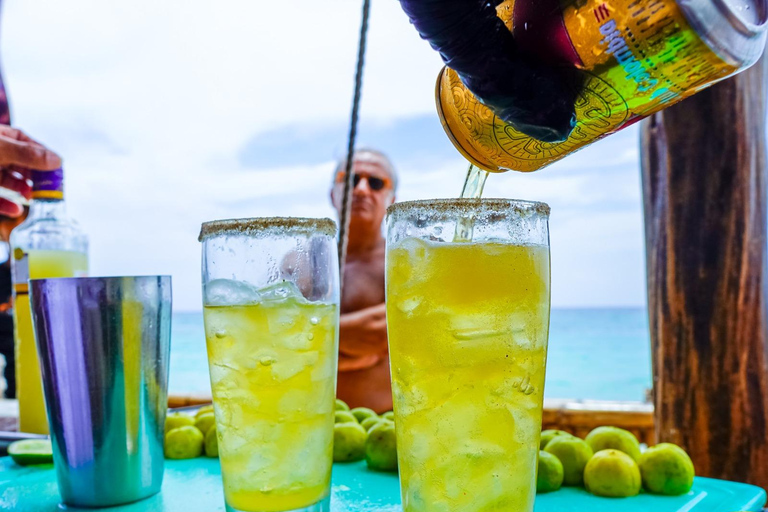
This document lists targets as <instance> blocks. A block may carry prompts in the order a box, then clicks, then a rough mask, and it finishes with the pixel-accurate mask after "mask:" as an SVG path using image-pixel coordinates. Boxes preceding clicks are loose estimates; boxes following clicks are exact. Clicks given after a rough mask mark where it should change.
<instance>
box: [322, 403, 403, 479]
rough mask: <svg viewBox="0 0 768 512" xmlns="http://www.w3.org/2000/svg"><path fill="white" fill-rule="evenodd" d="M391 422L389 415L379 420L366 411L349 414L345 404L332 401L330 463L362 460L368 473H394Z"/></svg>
mask: <svg viewBox="0 0 768 512" xmlns="http://www.w3.org/2000/svg"><path fill="white" fill-rule="evenodd" d="M394 420H395V416H394V413H393V412H392V411H389V412H385V413H384V414H382V415H381V416H379V415H378V414H376V413H375V412H374V411H372V410H371V409H368V408H366V407H356V408H354V409H352V410H350V409H349V406H348V405H347V404H346V403H344V402H343V401H341V400H339V399H336V424H335V425H334V427H333V461H334V462H354V461H359V460H363V459H365V462H366V463H367V464H368V467H369V468H370V469H375V470H377V471H397V446H396V444H395V421H394Z"/></svg>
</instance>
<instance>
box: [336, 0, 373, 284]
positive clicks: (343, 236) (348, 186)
mask: <svg viewBox="0 0 768 512" xmlns="http://www.w3.org/2000/svg"><path fill="white" fill-rule="evenodd" d="M370 10H371V2H370V0H363V21H362V23H361V24H360V44H359V45H358V48H357V69H356V70H355V96H354V98H353V99H352V118H351V119H350V122H349V141H348V144H347V160H346V164H345V168H344V197H343V199H342V202H341V219H340V221H341V226H339V279H340V283H339V286H340V287H341V286H342V282H343V280H344V261H345V260H346V257H347V239H348V238H349V203H350V201H351V200H352V190H353V186H352V183H353V178H354V176H353V175H352V164H353V162H352V157H353V155H354V153H355V139H356V138H357V118H358V112H359V110H360V93H361V92H362V88H363V64H364V61H365V39H366V36H367V34H368V15H369V14H370Z"/></svg>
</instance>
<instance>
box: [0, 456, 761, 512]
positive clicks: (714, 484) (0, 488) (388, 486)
mask: <svg viewBox="0 0 768 512" xmlns="http://www.w3.org/2000/svg"><path fill="white" fill-rule="evenodd" d="M765 501H766V496H765V492H764V491H763V490H762V489H760V488H758V487H754V486H751V485H745V484H737V483H733V482H725V481H722V480H712V479H709V478H697V479H696V483H695V485H694V488H693V490H692V491H691V492H690V493H688V494H686V495H684V496H676V497H664V496H651V495H648V494H642V495H640V496H637V497H634V498H619V499H615V498H598V497H595V496H592V495H590V494H587V493H586V492H585V491H584V490H581V489H573V488H564V489H561V490H560V491H557V492H554V493H550V494H542V495H539V496H538V497H537V498H536V512H648V511H652V512H736V511H740V510H745V511H759V510H762V507H763V505H764V504H765ZM58 506H59V493H58V490H57V488H56V475H55V474H54V471H53V467H52V466H47V467H36V468H33V467H26V468H24V467H21V466H17V465H16V464H14V463H13V462H12V461H11V460H10V458H8V457H4V458H0V510H2V511H6V510H8V511H20V512H22V511H23V512H53V511H58V510H60V509H59V508H58ZM67 510H73V509H72V508H68V509H67ZM91 510H93V509H91ZM99 510H109V511H110V512H196V511H201V512H203V511H204V512H224V495H223V493H222V490H221V471H220V469H219V462H218V460H217V459H206V458H199V459H192V460H179V461H174V460H170V461H166V466H165V478H164V481H163V490H162V492H161V493H160V494H158V495H156V496H153V497H151V498H148V499H146V500H143V501H140V502H136V503H132V504H130V505H125V506H122V507H114V508H109V509H99ZM331 510H332V511H333V512H395V511H399V510H402V508H401V507H400V489H399V485H398V481H397V475H395V474H388V473H376V472H373V471H369V470H367V469H366V468H365V464H364V463H362V462H361V463H354V464H336V465H334V467H333V486H332V497H331Z"/></svg>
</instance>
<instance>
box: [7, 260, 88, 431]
mask: <svg viewBox="0 0 768 512" xmlns="http://www.w3.org/2000/svg"><path fill="white" fill-rule="evenodd" d="M16 256H18V258H17V260H18V261H16V262H15V263H16V266H17V267H19V266H21V265H24V267H23V268H24V269H26V270H28V272H29V274H28V275H29V279H43V278H48V277H79V276H84V275H86V274H87V273H88V256H87V255H86V254H84V253H82V252H75V251H54V250H41V249H36V250H30V251H26V252H19V253H18V254H17V255H14V256H13V257H16ZM13 323H14V326H15V327H14V338H15V352H16V387H17V390H18V395H19V430H21V431H22V432H34V433H38V434H47V433H48V419H47V416H46V413H45V400H44V398H43V380H42V377H41V375H40V362H39V360H38V356H37V345H36V344H35V333H34V330H33V328H32V316H31V312H30V307H29V290H28V285H27V282H26V280H24V282H19V283H17V284H16V286H15V289H14V303H13Z"/></svg>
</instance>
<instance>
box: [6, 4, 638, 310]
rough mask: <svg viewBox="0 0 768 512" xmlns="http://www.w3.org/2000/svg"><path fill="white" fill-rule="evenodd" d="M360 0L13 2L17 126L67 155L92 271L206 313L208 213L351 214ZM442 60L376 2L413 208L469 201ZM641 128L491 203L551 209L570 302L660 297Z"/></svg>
mask: <svg viewBox="0 0 768 512" xmlns="http://www.w3.org/2000/svg"><path fill="white" fill-rule="evenodd" d="M359 22H360V5H359V2H353V1H350V0H326V1H324V2H304V3H300V4H286V3H284V2H245V1H235V0H221V1H219V2H216V3H211V2H204V1H202V0H189V1H186V2H172V1H168V0H165V1H149V0H136V1H134V2H131V3H119V2H118V3H115V2H104V1H101V0H71V1H68V2H53V1H50V0H48V1H44V0H25V1H23V2H21V1H19V2H7V3H5V4H4V5H3V25H2V31H1V33H2V50H3V54H2V56H3V73H4V76H5V78H6V85H7V88H8V92H9V96H10V99H11V106H12V112H13V116H14V122H15V124H17V125H18V126H20V127H21V128H24V129H26V130H27V131H29V132H30V133H31V134H33V135H34V136H36V137H37V138H39V139H41V140H42V141H44V142H45V143H47V144H49V145H50V146H52V147H53V148H55V149H56V150H58V151H59V152H60V153H62V155H63V156H64V158H65V166H66V192H67V198H68V204H69V209H70V212H71V214H72V215H73V217H75V218H76V219H78V220H79V221H80V222H81V224H82V225H83V227H84V228H85V230H86V231H87V232H88V233H89V235H90V238H91V261H92V273H93V274H99V275H105V274H106V275H118V274H154V273H169V274H172V275H173V279H174V301H175V308H176V309H178V310H190V309H199V308H200V304H201V298H200V245H199V243H198V242H197V234H198V230H199V227H200V224H201V223H202V222H203V221H206V220H212V219H219V218H233V217H250V216H260V215H265V216H266V215H278V214H279V215H308V216H333V215H334V212H333V210H332V209H331V207H330V205H329V203H328V186H329V183H328V182H329V180H330V175H331V168H332V166H333V161H334V160H335V159H336V158H337V157H339V156H340V155H341V154H342V153H343V150H344V146H345V141H346V131H347V123H348V118H349V111H350V108H351V97H352V83H353V71H354V65H355V55H356V45H357V37H358V29H359ZM440 67H441V63H440V59H439V57H438V56H437V54H436V53H435V52H433V51H432V50H431V49H430V48H429V45H428V44H426V43H425V42H424V41H421V40H420V39H419V37H418V35H417V34H416V32H415V31H414V30H413V29H412V27H410V26H409V23H408V20H407V18H406V17H405V16H404V14H403V13H402V12H401V10H400V7H399V5H398V2H394V1H392V2H374V3H373V7H372V13H371V27H370V36H369V48H368V55H367V59H366V66H365V75H364V90H363V102H362V108H361V116H362V117H361V119H362V121H361V126H360V138H359V141H360V143H361V144H367V145H372V146H376V147H380V148H381V149H383V150H385V151H387V152H390V153H391V154H392V157H393V159H394V161H395V164H396V165H397V166H398V168H399V170H400V177H401V186H400V190H399V192H398V196H399V199H401V200H406V199H416V198H430V197H452V196H453V197H455V196H456V195H457V194H458V193H459V191H460V190H461V185H462V180H463V178H464V173H465V172H466V162H465V161H464V160H463V159H462V158H461V157H460V156H459V155H458V153H457V152H455V151H454V150H453V148H452V147H451V145H450V143H449V142H448V141H447V139H446V138H445V136H444V134H443V133H442V128H441V127H440V124H439V121H438V119H437V115H436V113H435V105H434V85H435V79H436V76H437V72H438V70H439V69H440ZM637 173H638V170H637V131H636V128H631V129H629V130H627V131H625V132H623V133H621V134H618V135H614V136H612V137H610V138H609V139H607V140H606V141H604V142H601V143H599V144H596V145H595V146H593V147H592V148H589V149H587V150H584V151H583V152H580V153H577V154H575V155H573V156H570V157H568V158H567V159H565V160H563V161H562V162H559V163H557V164H555V165H553V166H552V167H551V168H549V169H546V170H544V171H542V172H538V173H534V174H531V175H523V174H515V173H506V174H505V175H502V176H492V177H491V179H490V180H489V182H488V185H487V187H486V195H488V196H494V195H496V196H503V197H524V198H526V199H536V200H544V201H547V202H548V203H550V205H551V206H552V212H553V213H552V247H553V250H552V262H553V263H552V265H553V270H552V274H553V302H554V303H555V304H556V305H582V306H585V305H612V304H620V305H627V304H642V303H643V301H644V292H643V290H642V289H643V282H644V281H643V279H644V278H643V268H642V224H641V220H642V218H641V214H640V195H639V178H638V174H637Z"/></svg>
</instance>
